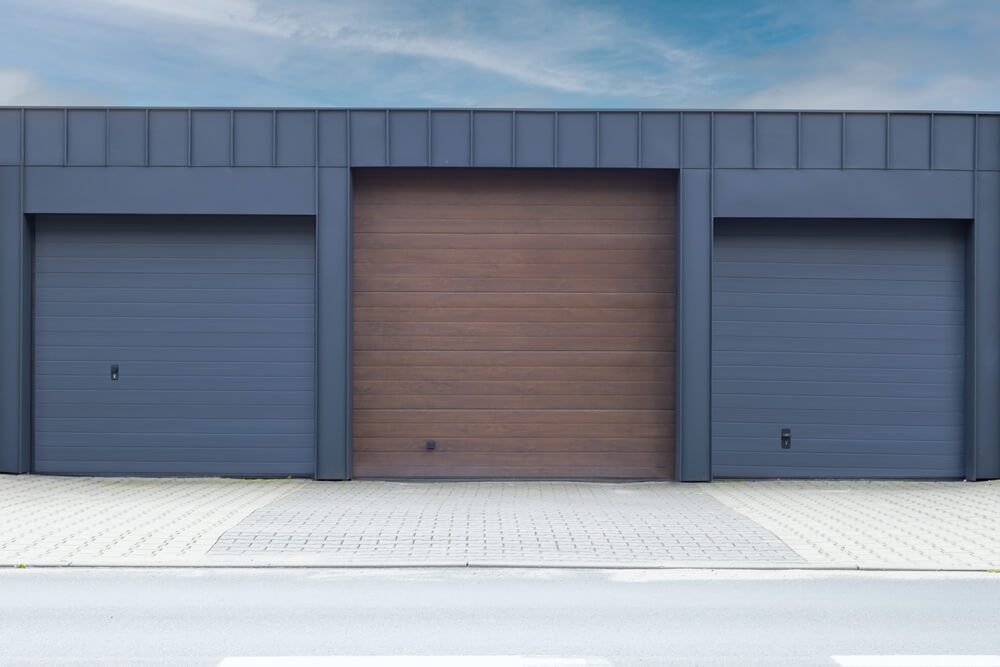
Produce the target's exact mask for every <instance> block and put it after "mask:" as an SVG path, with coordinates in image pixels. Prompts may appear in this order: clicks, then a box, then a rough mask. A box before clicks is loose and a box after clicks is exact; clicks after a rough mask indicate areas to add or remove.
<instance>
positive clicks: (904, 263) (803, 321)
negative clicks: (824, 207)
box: [712, 221, 965, 478]
mask: <svg viewBox="0 0 1000 667" xmlns="http://www.w3.org/2000/svg"><path fill="white" fill-rule="evenodd" d="M715 233H716V236H715V255H714V263H713V273H714V277H713V311H712V313H713V314H712V317H713V326H712V471H713V474H714V475H716V476H720V477H907V478H921V477H924V478H935V477H961V476H962V473H963V449H962V400H963V377H964V372H963V338H964V318H965V310H964V300H965V282H964V272H965V269H964V226H961V225H958V224H951V223H945V222H918V223H915V222H871V223H842V222H831V221H827V222H823V221H794V222H791V221H786V222H759V221H724V222H718V223H717V224H716V232H715ZM782 429H789V430H790V435H791V442H790V444H791V447H790V448H788V449H784V448H782V446H781V444H782V443H781V431H782Z"/></svg>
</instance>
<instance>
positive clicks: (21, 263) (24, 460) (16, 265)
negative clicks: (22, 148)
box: [0, 167, 31, 473]
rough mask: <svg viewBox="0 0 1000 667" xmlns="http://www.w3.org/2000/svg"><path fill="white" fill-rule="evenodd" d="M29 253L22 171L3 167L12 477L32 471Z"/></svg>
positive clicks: (1, 398) (2, 278)
mask: <svg viewBox="0 0 1000 667" xmlns="http://www.w3.org/2000/svg"><path fill="white" fill-rule="evenodd" d="M28 250H29V248H28V243H27V239H26V235H25V230H24V219H23V216H22V215H21V172H20V168H19V167H0V472H7V473H18V472H28V460H29V459H28V442H29V438H30V433H31V430H30V429H31V426H30V424H29V423H28V415H29V414H30V412H29V407H30V406H29V401H28V387H29V386H30V384H29V383H30V377H29V376H28V374H29V373H30V364H29V363H28V360H29V359H30V356H29V355H30V346H31V340H30V326H29V325H30V322H29V321H28V318H29V311H28V309H29V308H30V301H28V292H27V290H26V289H24V287H25V285H26V283H25V273H26V271H27V268H28V264H27V259H28V258H27V257H26V256H25V255H26V251H28ZM26 334H28V335H26Z"/></svg>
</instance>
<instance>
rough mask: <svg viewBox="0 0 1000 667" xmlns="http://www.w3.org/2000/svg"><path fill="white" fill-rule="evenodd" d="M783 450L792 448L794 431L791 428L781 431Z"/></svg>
mask: <svg viewBox="0 0 1000 667" xmlns="http://www.w3.org/2000/svg"><path fill="white" fill-rule="evenodd" d="M781 448H782V449H791V448H792V429H790V428H783V429H781Z"/></svg>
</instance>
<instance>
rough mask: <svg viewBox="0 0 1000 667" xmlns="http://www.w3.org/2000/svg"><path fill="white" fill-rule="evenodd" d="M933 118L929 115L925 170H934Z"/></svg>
mask: <svg viewBox="0 0 1000 667" xmlns="http://www.w3.org/2000/svg"><path fill="white" fill-rule="evenodd" d="M935 118H936V116H935V115H934V114H931V127H930V135H931V140H930V145H929V146H928V151H927V168H928V169H934V120H935ZM972 180H973V181H975V180H976V179H975V178H973V179H972ZM973 210H975V205H973Z"/></svg>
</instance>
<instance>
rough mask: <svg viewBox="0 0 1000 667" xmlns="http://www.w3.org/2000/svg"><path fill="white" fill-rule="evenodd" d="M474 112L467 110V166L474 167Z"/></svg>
mask: <svg viewBox="0 0 1000 667" xmlns="http://www.w3.org/2000/svg"><path fill="white" fill-rule="evenodd" d="M475 141H476V112H475V111H473V110H471V109H470V110H469V166H470V167H475V166H476V147H475V145H474V144H475Z"/></svg>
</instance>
